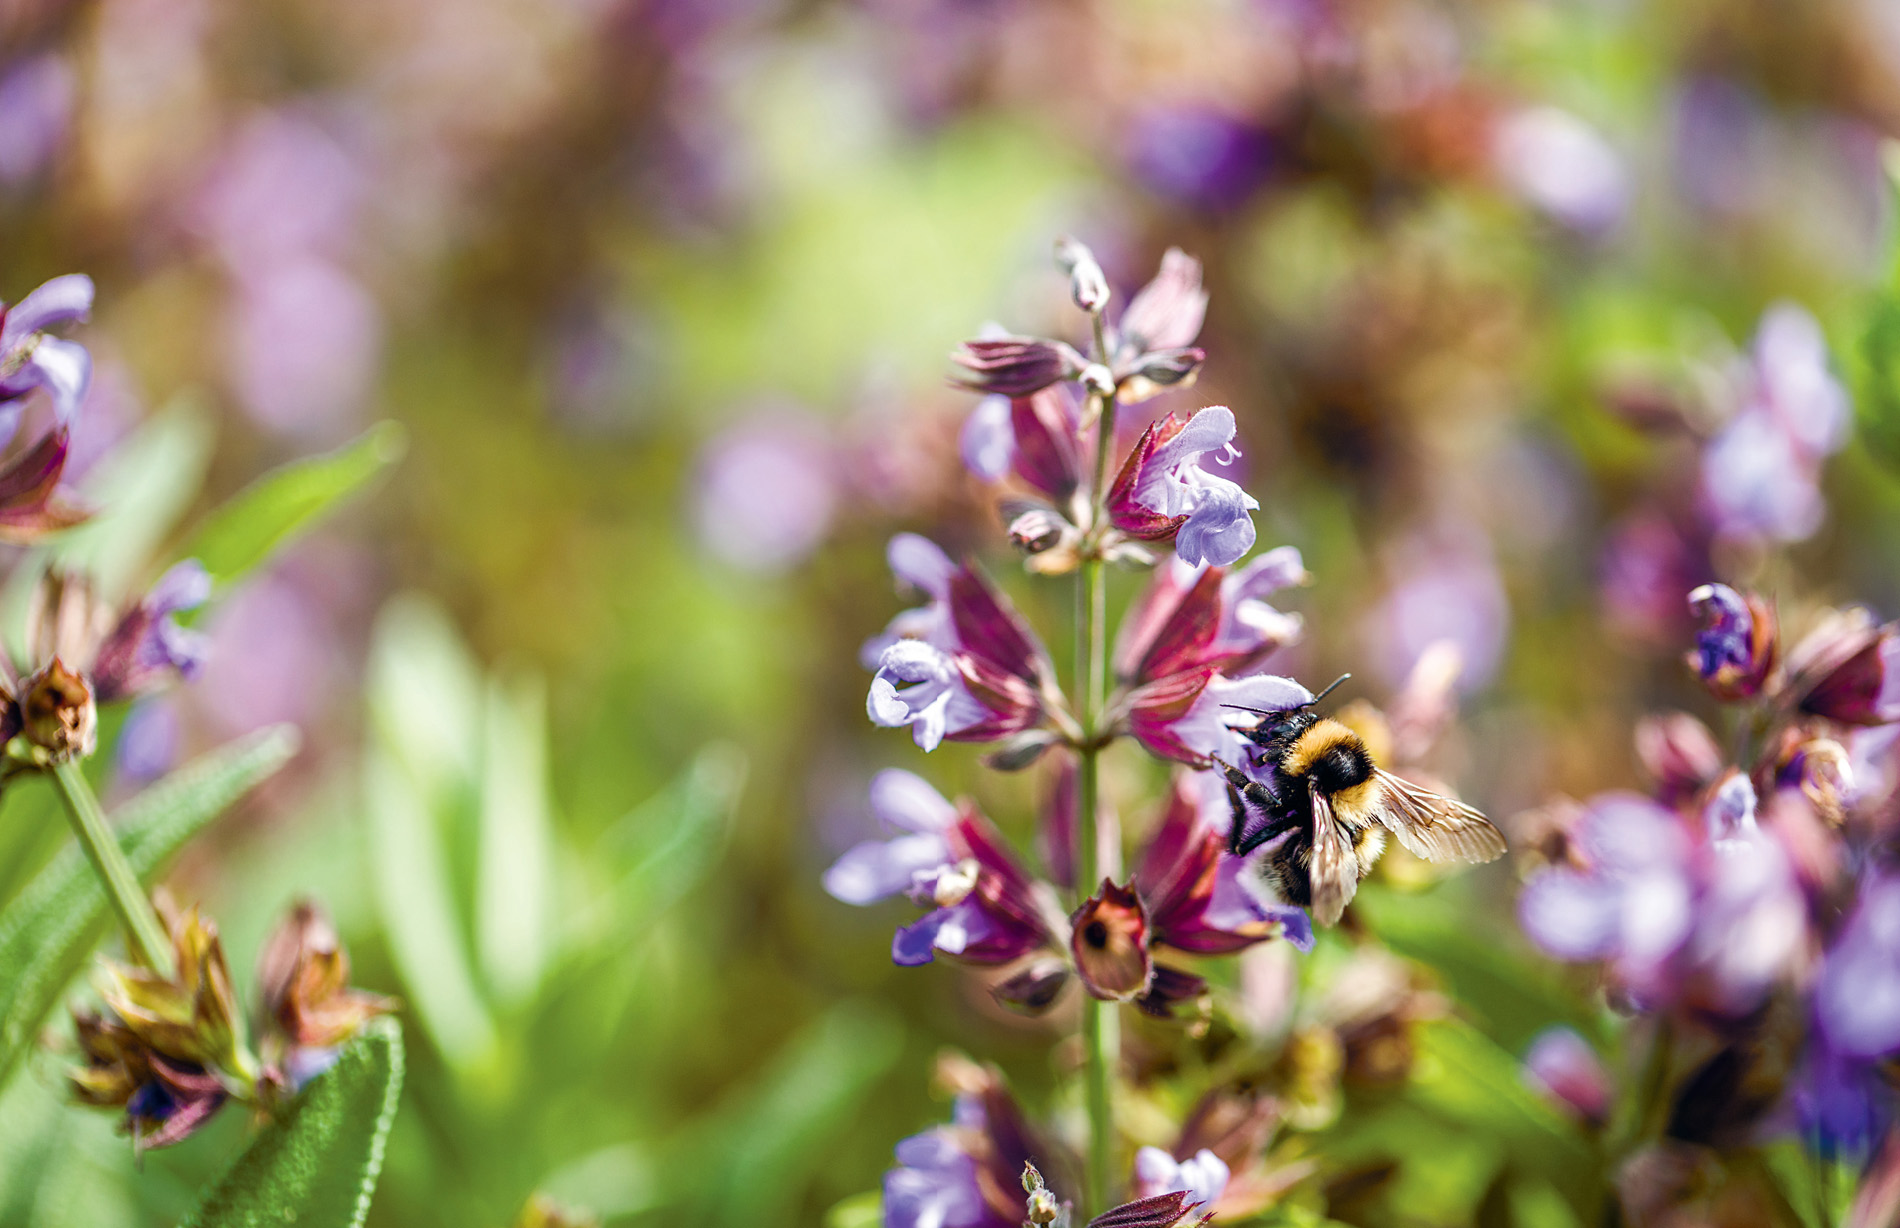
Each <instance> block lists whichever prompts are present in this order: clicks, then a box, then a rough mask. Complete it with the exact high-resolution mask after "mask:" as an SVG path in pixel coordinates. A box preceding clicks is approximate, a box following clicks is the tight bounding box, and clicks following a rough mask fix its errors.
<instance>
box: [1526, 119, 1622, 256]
mask: <svg viewBox="0 0 1900 1228" xmlns="http://www.w3.org/2000/svg"><path fill="white" fill-rule="evenodd" d="M1492 157H1493V160H1494V162H1495V165H1496V166H1497V169H1498V173H1499V174H1500V175H1501V176H1502V177H1503V179H1504V181H1505V183H1507V184H1509V185H1510V187H1511V189H1512V190H1513V191H1515V192H1516V193H1517V194H1518V195H1519V196H1521V197H1523V198H1524V199H1525V200H1526V201H1528V202H1530V203H1531V204H1532V205H1533V206H1535V207H1536V208H1538V209H1540V210H1542V211H1543V212H1544V213H1546V214H1548V215H1549V216H1550V217H1552V218H1554V219H1555V220H1557V221H1558V222H1560V223H1562V224H1563V225H1565V226H1568V227H1569V228H1570V229H1572V230H1575V231H1578V232H1580V233H1583V234H1587V235H1603V234H1607V233H1608V232H1610V231H1612V230H1614V229H1615V228H1616V226H1617V224H1618V223H1619V222H1621V221H1622V220H1623V215H1624V213H1625V212H1626V211H1627V210H1628V208H1629V198H1630V184H1629V175H1628V173H1627V172H1626V171H1625V170H1624V169H1623V162H1622V159H1621V158H1619V157H1618V156H1617V154H1616V151H1615V150H1614V149H1613V148H1611V146H1610V143H1609V142H1608V141H1606V140H1604V139H1603V137H1602V135H1601V134H1600V133H1598V132H1597V130H1596V129H1594V128H1592V127H1591V126H1590V125H1589V124H1586V123H1584V122H1583V121H1582V120H1581V119H1578V118H1577V117H1576V116H1575V115H1572V114H1570V113H1569V112H1568V111H1563V110H1559V109H1558V108H1556V107H1547V106H1546V107H1530V108H1527V109H1525V110H1522V111H1518V112H1516V113H1515V114H1512V115H1508V116H1506V117H1505V118H1504V119H1503V120H1502V121H1501V122H1500V123H1499V124H1498V128H1497V131H1496V134H1495V136H1494V144H1493V149H1492Z"/></svg>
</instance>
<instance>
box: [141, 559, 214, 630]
mask: <svg viewBox="0 0 1900 1228" xmlns="http://www.w3.org/2000/svg"><path fill="white" fill-rule="evenodd" d="M210 599H211V573H210V572H207V571H206V570H205V569H204V564H202V563H200V562H199V561H198V560H197V559H185V560H183V561H182V562H179V563H174V564H173V565H172V566H171V567H170V568H168V569H167V570H166V572H165V574H164V575H162V576H160V577H159V578H158V582H157V583H156V584H154V585H152V591H151V592H149V593H147V594H146V595H145V606H146V608H147V609H149V610H150V611H151V612H152V615H153V616H154V617H163V616H164V615H166V614H176V613H178V612H179V611H180V610H195V609H197V608H198V607H199V606H201V605H203V604H204V603H205V602H207V601H209V600H210Z"/></svg>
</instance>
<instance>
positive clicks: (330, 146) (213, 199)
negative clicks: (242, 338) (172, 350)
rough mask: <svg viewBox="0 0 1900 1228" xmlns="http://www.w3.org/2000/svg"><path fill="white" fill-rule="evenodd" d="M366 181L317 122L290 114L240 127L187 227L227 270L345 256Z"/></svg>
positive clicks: (277, 114) (264, 117)
mask: <svg viewBox="0 0 1900 1228" xmlns="http://www.w3.org/2000/svg"><path fill="white" fill-rule="evenodd" d="M369 187H370V181H369V175H368V172H367V171H366V170H365V169H364V167H363V166H362V165H361V164H360V162H359V161H358V159H357V158H356V157H354V156H353V155H352V154H351V153H350V152H349V151H348V150H347V149H346V148H345V147H344V146H343V144H342V143H341V142H339V141H338V140H337V139H336V138H335V137H334V136H333V135H332V134H331V132H330V131H329V130H328V129H327V128H326V127H325V126H324V125H323V124H321V123H319V122H317V121H316V120H315V119H313V118H311V117H310V116H309V115H306V114H303V113H300V112H297V111H276V112H267V113H264V114H261V115H258V116H256V117H254V118H252V119H251V120H249V121H248V122H246V123H245V124H244V125H243V127H241V128H240V129H239V130H238V132H237V135H236V136H235V137H234V138H233V139H232V141H231V143H230V145H229V146H228V147H227V148H226V149H225V151H224V153H223V155H222V156H221V157H220V158H219V160H218V162H217V164H216V165H215V166H214V167H213V169H212V172H211V175H210V177H209V179H208V180H207V181H206V183H205V185H204V188H203V190H202V191H201V192H200V193H199V196H198V198H197V200H196V201H195V202H194V206H195V207H194V213H193V216H194V221H195V223H196V225H197V226H198V228H199V229H200V230H201V231H202V232H203V233H204V234H205V235H206V236H207V237H208V238H209V239H210V240H211V243H212V245H213V246H214V247H215V248H216V249H217V251H218V254H219V255H220V256H221V257H223V259H224V262H225V264H226V266H227V267H229V268H230V270H231V271H232V272H233V273H235V274H237V275H239V276H249V275H253V274H254V273H255V272H256V271H257V270H259V269H260V268H265V267H270V266H275V265H278V264H282V263H297V262H300V261H303V260H306V259H310V258H318V257H324V258H336V257H340V256H343V255H345V254H347V252H348V248H349V246H350V244H351V242H352V240H353V238H354V234H355V229H356V223H357V218H358V215H359V213H360V210H361V205H362V202H363V200H364V198H365V196H366V195H367V192H368V189H369Z"/></svg>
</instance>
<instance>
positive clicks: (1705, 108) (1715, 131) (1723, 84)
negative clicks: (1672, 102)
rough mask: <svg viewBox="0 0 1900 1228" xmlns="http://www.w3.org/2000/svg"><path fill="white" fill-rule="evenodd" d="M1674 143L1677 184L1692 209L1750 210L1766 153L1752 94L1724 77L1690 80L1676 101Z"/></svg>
mask: <svg viewBox="0 0 1900 1228" xmlns="http://www.w3.org/2000/svg"><path fill="white" fill-rule="evenodd" d="M1674 143H1675V158H1674V162H1675V169H1676V182H1677V184H1678V186H1679V188H1680V190H1681V192H1682V194H1683V196H1684V197H1685V198H1686V199H1687V200H1688V201H1689V203H1690V204H1691V205H1693V206H1694V207H1696V208H1698V209H1704V210H1708V211H1710V212H1714V213H1723V214H1737V213H1743V212H1746V211H1748V210H1749V209H1751V208H1753V207H1754V204H1755V202H1756V199H1757V197H1758V196H1759V193H1760V186H1759V185H1760V169H1761V166H1762V165H1763V160H1764V158H1765V157H1766V151H1765V150H1764V149H1763V147H1762V119H1761V107H1760V104H1759V102H1757V100H1756V98H1755V95H1754V94H1753V93H1752V92H1751V91H1749V90H1748V89H1746V88H1745V87H1743V86H1741V85H1738V84H1737V83H1735V82H1734V81H1732V80H1728V79H1726V78H1721V77H1694V78H1691V79H1690V80H1689V81H1688V82H1687V84H1685V85H1684V87H1683V89H1682V92H1681V93H1680V94H1679V95H1678V97H1677V99H1676V106H1675V138H1674Z"/></svg>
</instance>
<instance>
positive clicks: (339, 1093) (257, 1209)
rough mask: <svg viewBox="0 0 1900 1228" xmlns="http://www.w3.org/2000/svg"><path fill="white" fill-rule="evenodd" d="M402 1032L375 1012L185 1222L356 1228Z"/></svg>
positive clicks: (386, 1122) (369, 1187)
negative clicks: (329, 1065) (340, 1052)
mask: <svg viewBox="0 0 1900 1228" xmlns="http://www.w3.org/2000/svg"><path fill="white" fill-rule="evenodd" d="M402 1072H403V1050H402V1033H401V1030H400V1029H399V1028H398V1027H397V1025H396V1023H395V1021H394V1020H392V1019H378V1020H376V1021H375V1022H373V1023H371V1024H370V1025H369V1027H368V1028H366V1029H365V1030H364V1032H363V1035H362V1036H360V1037H358V1038H357V1039H356V1040H355V1041H352V1042H351V1043H350V1044H349V1045H348V1046H347V1047H346V1048H345V1049H344V1050H343V1052H342V1054H341V1055H340V1056H339V1057H338V1058H337V1062H336V1065H334V1066H332V1067H331V1068H330V1069H329V1070H328V1071H326V1072H324V1073H323V1074H322V1075H319V1076H318V1077H317V1078H316V1079H315V1080H313V1081H312V1082H311V1083H310V1085H309V1086H308V1087H306V1088H305V1089H304V1090H303V1093H302V1094H301V1095H299V1096H298V1097H297V1099H296V1100H295V1101H294V1102H292V1104H291V1105H290V1107H289V1109H288V1110H286V1111H285V1113H284V1115H283V1116H282V1117H281V1118H280V1119H278V1120H276V1121H274V1122H272V1123H270V1124H269V1125H267V1126H265V1127H264V1129H263V1130H262V1131H261V1132H260V1133H259V1134H258V1136H257V1138H256V1139H254V1140H253V1141H252V1143H251V1145H250V1146H249V1147H248V1148H246V1149H245V1151H244V1154H243V1155H241V1156H239V1157H238V1158H237V1160H236V1162H235V1163H233V1164H232V1165H231V1167H230V1168H229V1169H227V1170H226V1171H225V1174H224V1175H223V1176H222V1177H220V1178H219V1179H218V1180H217V1182H216V1183H215V1184H213V1185H212V1187H211V1188H210V1189H209V1190H208V1191H206V1193H205V1196H204V1198H203V1200H202V1201H200V1202H199V1204H198V1206H197V1208H196V1209H195V1210H193V1211H192V1213H191V1214H190V1215H189V1216H188V1217H186V1219H185V1221H184V1225H183V1228H262V1226H263V1225H266V1224H270V1225H291V1224H295V1225H298V1226H299V1228H357V1226H358V1225H360V1224H361V1223H362V1222H363V1220H364V1218H365V1217H366V1216H367V1215H368V1214H369V1203H370V1196H371V1195H372V1194H374V1193H375V1192H376V1177H377V1175H378V1174H379V1173H380V1172H381V1171H382V1167H383V1147H384V1144H385V1143H386V1142H387V1141H388V1138H389V1126H390V1123H391V1122H392V1121H393V1120H395V1116H396V1102H397V1099H398V1097H399V1096H400V1094H401V1092H402Z"/></svg>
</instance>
